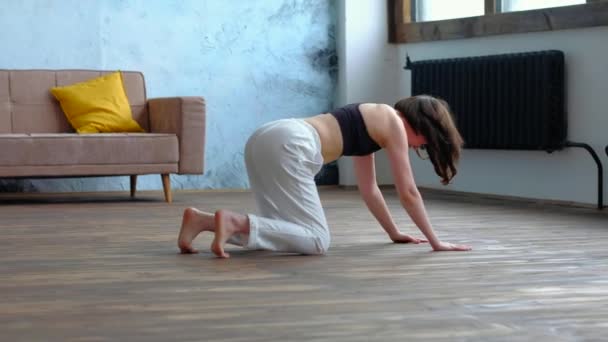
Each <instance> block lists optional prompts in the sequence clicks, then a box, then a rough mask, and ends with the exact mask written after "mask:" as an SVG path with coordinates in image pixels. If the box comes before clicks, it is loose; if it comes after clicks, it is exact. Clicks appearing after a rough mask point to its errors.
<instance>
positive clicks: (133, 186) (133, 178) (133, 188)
mask: <svg viewBox="0 0 608 342" xmlns="http://www.w3.org/2000/svg"><path fill="white" fill-rule="evenodd" d="M130 178H131V179H130V183H131V198H134V197H135V191H136V190H137V175H131V177H130Z"/></svg>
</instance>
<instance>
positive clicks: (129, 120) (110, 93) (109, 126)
mask: <svg viewBox="0 0 608 342" xmlns="http://www.w3.org/2000/svg"><path fill="white" fill-rule="evenodd" d="M51 93H52V94H53V96H55V98H56V99H57V100H58V101H59V104H60V105H61V109H63V113H64V114H65V116H66V117H67V118H68V121H69V122H70V124H71V125H72V127H74V129H76V131H77V132H78V133H100V132H101V133H109V132H143V131H144V130H143V129H142V128H141V127H140V126H139V124H137V122H136V121H135V120H133V117H132V114H131V106H130V105H129V99H128V98H127V94H126V93H125V89H124V87H123V82H122V74H121V73H120V72H119V71H117V72H114V73H111V74H107V75H104V76H101V77H98V78H94V79H92V80H89V81H85V82H80V83H75V84H72V85H69V86H65V87H54V88H51Z"/></svg>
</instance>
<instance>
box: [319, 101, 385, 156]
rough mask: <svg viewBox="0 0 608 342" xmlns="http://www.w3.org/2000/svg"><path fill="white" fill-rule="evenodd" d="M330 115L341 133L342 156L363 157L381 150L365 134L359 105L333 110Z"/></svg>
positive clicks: (354, 104)
mask: <svg viewBox="0 0 608 342" xmlns="http://www.w3.org/2000/svg"><path fill="white" fill-rule="evenodd" d="M330 114H331V115H333V116H334V117H335V118H336V120H338V124H339V125H340V130H341V131H342V141H343V142H342V144H343V151H342V154H343V155H345V156H365V155H368V154H372V153H374V152H376V151H378V150H379V149H381V147H380V146H379V145H378V144H377V143H376V142H375V141H374V140H373V139H372V137H370V136H369V133H368V132H367V127H366V126H365V121H363V116H362V115H361V111H360V110H359V103H353V104H349V105H346V106H344V107H341V108H337V109H334V110H332V111H331V112H330Z"/></svg>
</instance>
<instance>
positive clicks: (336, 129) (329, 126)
mask: <svg viewBox="0 0 608 342" xmlns="http://www.w3.org/2000/svg"><path fill="white" fill-rule="evenodd" d="M304 121H306V122H308V123H309V124H311V125H312V126H313V127H314V128H315V129H316V130H317V133H319V138H320V139H321V154H322V155H323V162H324V163H325V164H327V163H329V162H332V161H334V160H336V159H338V158H340V157H341V156H342V144H343V143H342V131H341V130H340V125H339V124H338V120H336V118H335V117H334V116H333V115H331V114H319V115H315V116H311V117H309V118H306V119H304Z"/></svg>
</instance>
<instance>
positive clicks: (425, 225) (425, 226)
mask: <svg viewBox="0 0 608 342" xmlns="http://www.w3.org/2000/svg"><path fill="white" fill-rule="evenodd" d="M390 110H392V109H390ZM393 117H394V120H395V122H393V123H392V124H390V125H387V130H388V132H387V139H386V143H385V146H384V148H385V150H386V152H387V154H388V158H389V161H390V165H391V171H392V174H393V177H394V180H395V187H396V188H397V192H398V194H399V200H400V202H401V205H402V206H403V208H404V209H405V211H407V213H408V215H409V216H410V218H411V219H412V221H414V223H415V224H416V226H418V228H419V229H420V231H421V232H422V234H424V236H425V237H426V238H427V239H428V241H429V243H430V244H431V246H432V247H433V249H434V250H435V251H455V250H458V251H460V250H470V249H471V248H470V247H469V246H464V245H454V244H450V243H445V242H441V241H440V240H439V238H437V235H436V234H435V232H434V230H433V227H432V226H431V222H430V220H429V218H428V215H427V213H426V209H425V207H424V203H423V201H422V196H420V192H419V191H418V187H417V186H416V183H415V181H414V176H413V173H412V168H411V165H410V160H409V153H408V147H409V146H408V143H407V135H406V131H405V127H404V126H403V122H402V121H401V119H400V118H399V117H398V116H396V115H395V116H393Z"/></svg>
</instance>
